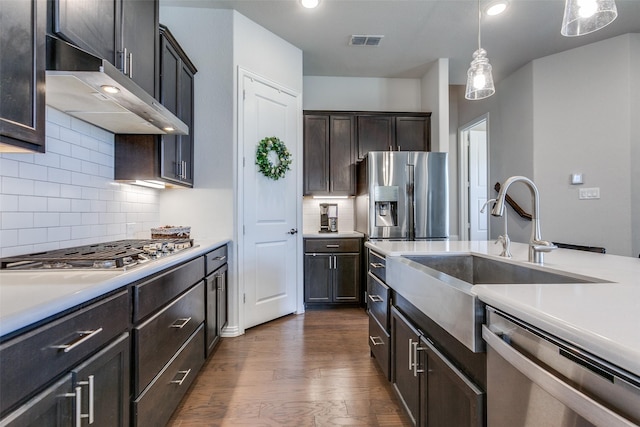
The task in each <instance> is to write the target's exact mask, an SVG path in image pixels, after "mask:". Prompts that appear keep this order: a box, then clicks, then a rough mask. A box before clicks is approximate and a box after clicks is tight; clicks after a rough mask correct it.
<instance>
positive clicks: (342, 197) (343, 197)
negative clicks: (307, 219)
mask: <svg viewBox="0 0 640 427" xmlns="http://www.w3.org/2000/svg"><path fill="white" fill-rule="evenodd" d="M313 198H314V199H348V198H349V196H313Z"/></svg>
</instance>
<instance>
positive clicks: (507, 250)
mask: <svg viewBox="0 0 640 427" xmlns="http://www.w3.org/2000/svg"><path fill="white" fill-rule="evenodd" d="M495 201H496V199H489V200H487V201H486V202H484V205H482V209H480V213H484V211H485V209H486V208H487V205H488V204H489V203H494V202H495ZM498 243H502V252H501V253H500V256H503V257H505V258H511V239H510V238H509V233H507V216H506V215H504V234H503V235H502V236H498V240H496V241H495V244H496V245H497V244H498Z"/></svg>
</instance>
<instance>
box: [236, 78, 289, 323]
mask: <svg viewBox="0 0 640 427" xmlns="http://www.w3.org/2000/svg"><path fill="white" fill-rule="evenodd" d="M241 79H242V81H241V84H242V90H243V91H244V92H243V97H244V100H242V99H241V100H240V101H241V102H242V106H241V108H240V111H241V117H240V118H239V119H240V128H239V130H240V132H239V133H240V135H239V139H240V141H241V147H242V149H243V156H244V167H243V188H242V193H241V194H242V196H241V197H242V200H243V207H242V209H243V225H244V236H241V240H242V242H243V243H242V245H243V253H242V255H243V262H242V264H243V271H242V277H243V282H244V326H245V328H250V327H252V326H255V325H258V324H261V323H264V322H268V321H269V320H273V319H275V318H278V317H281V316H284V315H286V314H290V313H293V312H295V311H296V290H297V286H296V274H297V270H296V267H297V254H298V252H299V251H298V243H297V242H298V236H297V234H290V231H291V230H297V229H298V225H297V218H298V203H297V201H298V198H297V197H296V176H297V168H298V167H300V164H301V162H300V160H301V153H300V154H299V153H298V152H297V146H298V141H297V138H298V126H299V123H298V119H299V117H298V116H299V114H298V111H297V110H298V108H297V105H298V99H297V95H293V94H291V93H287V92H286V91H284V90H282V89H279V88H277V87H274V86H275V85H271V84H268V83H266V82H262V81H259V80H258V79H256V78H252V77H249V76H246V75H242V76H241ZM271 136H275V137H277V138H279V139H280V140H282V141H283V142H284V143H285V144H286V146H287V149H288V150H289V151H290V152H291V156H292V160H293V163H292V164H291V170H290V171H288V172H287V173H286V175H285V177H284V178H281V179H279V180H275V181H274V180H272V179H270V178H267V177H265V176H264V175H262V174H261V173H260V172H259V171H258V168H257V166H256V164H255V156H256V147H257V145H258V143H259V142H260V140H262V139H263V138H265V137H271Z"/></svg>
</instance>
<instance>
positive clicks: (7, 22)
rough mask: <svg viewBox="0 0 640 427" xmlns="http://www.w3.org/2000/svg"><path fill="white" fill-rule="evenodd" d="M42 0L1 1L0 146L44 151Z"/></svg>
mask: <svg viewBox="0 0 640 427" xmlns="http://www.w3.org/2000/svg"><path fill="white" fill-rule="evenodd" d="M46 11H47V4H46V1H45V0H21V1H16V0H14V1H8V0H1V1H0V28H2V31H1V32H0V61H2V66H0V88H1V89H0V148H2V150H1V151H14V150H12V149H9V148H7V147H6V146H5V144H8V145H10V146H14V147H17V148H18V150H17V151H21V149H28V150H35V151H39V152H44V141H45V133H44V128H45V123H44V122H45V85H44V83H45V74H44V69H45V28H46V17H45V15H46Z"/></svg>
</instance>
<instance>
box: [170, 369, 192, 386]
mask: <svg viewBox="0 0 640 427" xmlns="http://www.w3.org/2000/svg"><path fill="white" fill-rule="evenodd" d="M189 372H191V369H187V370H186V371H178V375H182V378H180V379H179V380H172V381H171V384H178V385H182V383H183V382H184V380H186V379H187V376H188V375H189Z"/></svg>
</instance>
